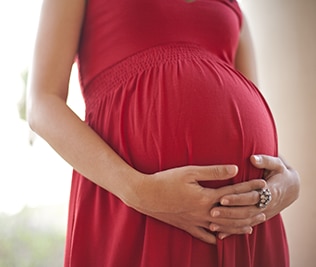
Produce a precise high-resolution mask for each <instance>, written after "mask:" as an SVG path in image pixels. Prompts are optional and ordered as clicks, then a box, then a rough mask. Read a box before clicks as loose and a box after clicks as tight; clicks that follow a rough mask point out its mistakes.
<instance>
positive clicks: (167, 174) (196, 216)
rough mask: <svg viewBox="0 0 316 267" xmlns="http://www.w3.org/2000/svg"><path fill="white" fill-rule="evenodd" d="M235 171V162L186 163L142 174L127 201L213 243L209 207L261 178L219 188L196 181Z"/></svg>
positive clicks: (254, 186)
mask: <svg viewBox="0 0 316 267" xmlns="http://www.w3.org/2000/svg"><path fill="white" fill-rule="evenodd" d="M237 172H238V168H237V166H235V165H214V166H185V167H179V168H174V169H169V170H166V171H161V172H157V173H155V174H152V175H143V176H142V179H141V182H140V183H139V185H138V187H137V190H136V191H134V197H133V199H134V200H133V201H132V202H133V203H134V204H132V205H129V203H127V204H128V205H129V206H131V207H133V208H134V209H136V210H138V211H139V212H141V213H143V214H146V215H148V216H151V217H154V218H156V219H158V220H160V221H163V222H165V223H168V224H170V225H173V226H175V227H177V228H180V229H182V230H184V231H186V232H188V233H189V234H191V235H192V236H194V237H196V238H198V239H200V240H202V241H204V242H206V243H209V244H215V243H216V237H215V235H214V233H212V232H210V231H209V230H208V229H209V225H210V223H211V221H212V217H211V215H210V209H211V208H213V207H214V206H216V205H218V203H219V200H220V198H221V197H223V196H224V195H227V194H230V193H232V192H234V193H235V194H238V193H245V192H249V191H251V190H255V189H258V188H261V187H262V181H260V180H253V181H250V182H247V183H242V184H238V185H231V186H224V187H221V188H219V189H211V188H205V187H202V186H201V185H200V184H199V181H211V180H226V179H229V178H232V177H234V176H235V175H236V174H237ZM135 200H136V201H135ZM135 203H136V204H135Z"/></svg>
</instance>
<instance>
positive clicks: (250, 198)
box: [220, 187, 264, 206]
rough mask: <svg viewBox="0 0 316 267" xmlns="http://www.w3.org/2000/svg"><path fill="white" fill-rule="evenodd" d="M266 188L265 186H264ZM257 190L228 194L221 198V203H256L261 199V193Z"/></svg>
mask: <svg viewBox="0 0 316 267" xmlns="http://www.w3.org/2000/svg"><path fill="white" fill-rule="evenodd" d="M262 188H264V187H262ZM257 189H260V188H256V190H252V191H250V192H246V193H241V194H233V195H227V196H224V197H222V198H221V200H220V203H221V205H223V206H251V205H256V204H257V203H258V201H259V193H258V191H257Z"/></svg>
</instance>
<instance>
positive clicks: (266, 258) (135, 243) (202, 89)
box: [65, 0, 289, 267]
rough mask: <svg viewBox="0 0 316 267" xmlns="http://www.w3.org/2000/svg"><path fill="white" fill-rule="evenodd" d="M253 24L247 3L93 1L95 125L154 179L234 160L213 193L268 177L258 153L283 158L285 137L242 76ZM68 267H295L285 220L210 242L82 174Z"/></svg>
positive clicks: (88, 23)
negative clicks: (245, 30)
mask: <svg viewBox="0 0 316 267" xmlns="http://www.w3.org/2000/svg"><path fill="white" fill-rule="evenodd" d="M241 25H242V14H241V11H240V9H239V7H238V4H237V2H236V1H229V0H196V1H195V2H193V3H187V2H185V1H184V0H133V1H130V0H107V1H104V0H88V2H87V6H86V16H85V20H84V23H83V29H82V39H81V42H80V45H79V49H78V65H79V73H80V80H81V85H82V92H83V96H84V98H85V102H86V123H87V124H89V125H90V126H91V127H92V128H93V129H94V130H95V131H96V132H97V133H98V134H99V135H100V136H101V137H102V138H103V139H104V140H105V141H106V142H107V143H108V144H109V145H110V146H111V147H112V148H113V149H114V150H115V151H116V152H117V153H118V154H119V155H120V156H121V157H122V158H123V159H124V160H125V161H126V162H128V163H129V164H130V165H131V166H132V167H134V168H136V169H138V170H139V171H142V172H144V173H154V172H157V171H161V170H165V169H168V168H173V167H179V166H185V165H189V164H190V165H211V164H230V163H234V164H237V165H238V166H239V173H238V175H237V176H236V177H235V178H233V179H230V180H228V181H222V182H218V181H213V182H205V183H203V186H207V187H213V188H216V187H220V186H223V185H227V184H233V183H238V182H242V181H246V180H249V179H254V178H260V177H262V171H260V170H258V169H255V168H254V167H252V165H251V163H250V161H249V157H250V155H252V154H258V153H264V154H269V155H277V135H276V129H275V125H274V122H273V118H272V115H271V113H270V111H269V108H268V106H267V104H266V102H265V100H264V99H263V97H262V95H261V94H260V93H259V91H258V90H257V89H256V87H255V86H254V85H253V84H252V83H251V82H250V81H248V80H247V79H246V78H245V77H243V76H242V75H241V74H240V73H239V72H238V71H236V70H235V69H234V57H235V53H236V49H237V45H238V38H239V31H240V27H241ZM113 179H115V177H113ZM122 186H124V184H122ZM65 266H74V267H80V266H85V267H87V266H88V267H99V266H100V267H101V266H103V267H105V266H106V267H189V266H190V267H215V266H216V267H260V266H269V267H287V266H289V255H288V247H287V242H286V235H285V231H284V227H283V223H282V219H281V217H280V215H277V216H275V217H274V218H272V219H270V220H269V221H267V222H265V223H263V224H260V225H258V226H256V227H254V231H253V233H252V234H251V235H233V236H230V237H228V238H226V239H224V240H218V244H217V245H208V244H206V243H204V242H202V241H200V240H198V239H196V238H194V237H192V236H191V235H189V234H188V233H186V232H184V231H182V230H179V229H177V228H175V227H172V226H170V225H168V224H165V223H163V222H160V221H158V220H155V219H153V218H151V217H147V216H144V215H143V214H140V213H138V212H137V211H135V210H133V209H131V208H129V207H127V206H125V205H124V204H123V203H122V202H121V201H120V200H119V199H118V198H116V197H115V196H113V195H112V194H111V193H109V192H107V191H106V190H104V189H102V188H100V187H98V186H97V185H95V184H94V183H92V182H90V181H89V180H88V179H86V178H85V177H83V176H82V175H80V174H79V173H77V172H76V171H74V174H73V182H72V189H71V198H70V206H69V222H68V232H67V243H66V256H65Z"/></svg>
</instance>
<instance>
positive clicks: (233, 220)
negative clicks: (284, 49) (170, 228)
mask: <svg viewBox="0 0 316 267" xmlns="http://www.w3.org/2000/svg"><path fill="white" fill-rule="evenodd" d="M250 160H251V162H252V164H253V165H254V166H255V167H257V168H260V169H265V175H264V178H265V180H266V186H265V187H266V188H269V189H270V191H271V194H272V200H271V202H270V203H269V204H268V205H267V207H266V208H263V209H260V208H258V207H257V203H258V201H259V193H258V191H257V190H255V191H249V192H247V193H244V194H232V195H226V196H224V197H222V198H221V199H220V203H221V205H222V206H219V207H215V208H213V209H212V210H211V216H212V218H213V219H212V223H211V224H210V230H213V231H214V230H215V229H216V231H218V232H219V234H218V237H219V238H225V237H227V236H229V235H230V234H238V233H242V232H243V231H245V230H246V229H248V232H249V233H251V232H252V226H255V225H257V224H259V223H261V222H263V221H265V220H267V219H270V218H272V217H273V216H275V215H277V214H278V213H280V212H281V211H282V210H284V209H285V208H286V207H288V206H289V205H290V204H291V203H293V202H294V201H295V200H296V199H297V198H298V195H299V189H300V178H299V174H298V173H297V172H296V171H295V170H294V169H292V168H291V167H289V166H288V165H287V164H286V163H284V161H283V160H281V159H280V158H278V157H272V156H266V155H256V156H251V158H250ZM238 229H239V230H238Z"/></svg>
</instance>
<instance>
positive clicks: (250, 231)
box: [247, 227, 253, 235]
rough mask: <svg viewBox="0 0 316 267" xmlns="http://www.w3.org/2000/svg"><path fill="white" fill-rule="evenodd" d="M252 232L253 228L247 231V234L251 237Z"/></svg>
mask: <svg viewBox="0 0 316 267" xmlns="http://www.w3.org/2000/svg"><path fill="white" fill-rule="evenodd" d="M252 231H253V229H252V227H250V228H249V230H248V231H247V233H248V234H249V235H251V234H252Z"/></svg>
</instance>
